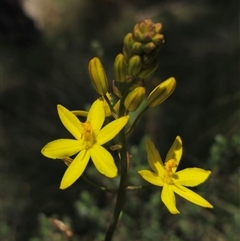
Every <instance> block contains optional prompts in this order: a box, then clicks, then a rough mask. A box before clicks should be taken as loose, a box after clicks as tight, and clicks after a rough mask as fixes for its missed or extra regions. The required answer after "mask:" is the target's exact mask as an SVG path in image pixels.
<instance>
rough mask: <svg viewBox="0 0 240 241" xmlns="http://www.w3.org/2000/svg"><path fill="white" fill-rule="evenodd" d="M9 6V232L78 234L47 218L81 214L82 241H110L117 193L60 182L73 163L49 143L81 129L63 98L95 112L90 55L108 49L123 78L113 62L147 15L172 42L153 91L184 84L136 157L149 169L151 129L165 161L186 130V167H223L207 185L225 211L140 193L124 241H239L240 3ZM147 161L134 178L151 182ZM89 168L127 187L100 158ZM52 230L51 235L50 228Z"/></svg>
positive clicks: (11, 2) (138, 136) (136, 143)
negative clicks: (144, 174)
mask: <svg viewBox="0 0 240 241" xmlns="http://www.w3.org/2000/svg"><path fill="white" fill-rule="evenodd" d="M0 4H1V8H0V23H1V29H0V30H1V62H2V63H1V106H0V107H1V192H2V194H1V197H2V200H1V203H2V204H1V235H2V238H3V239H2V240H4V241H5V240H6V241H7V240H8V241H12V240H20V241H22V240H23V241H24V240H31V241H38V240H55V241H58V240H67V239H66V238H65V237H64V235H62V236H57V234H58V232H57V231H56V230H55V229H54V230H52V229H51V226H50V227H49V226H48V219H47V217H51V216H53V215H56V217H57V218H59V219H61V220H63V219H64V217H67V218H68V220H70V223H71V227H72V229H73V231H74V233H75V234H76V236H75V239H74V240H101V237H102V236H101V234H104V231H105V229H106V227H107V224H108V222H109V220H110V216H111V211H112V209H113V204H114V200H115V199H114V196H112V195H109V194H105V193H102V192H100V191H99V190H96V189H94V188H92V187H91V186H89V184H86V183H85V182H84V181H83V180H82V179H80V180H78V181H77V182H76V183H75V184H74V185H73V186H72V187H70V188H69V189H67V190H65V191H61V190H59V188H58V186H59V183H60V180H61V177H62V175H63V173H64V171H65V169H66V166H65V165H64V164H63V163H61V162H57V161H56V162H55V161H52V160H50V159H47V158H45V157H43V156H42V155H41V154H40V150H41V148H42V147H43V146H44V145H45V144H46V143H47V142H49V141H51V140H54V139H57V138H60V137H66V136H67V135H69V134H68V133H67V131H66V130H65V129H64V128H63V126H62V124H61V123H60V121H59V118H58V116H57V112H56V105H57V104H59V103H60V104H62V105H64V106H66V107H67V108H68V109H70V110H71V109H85V108H86V107H87V106H88V105H89V104H90V103H91V102H93V100H94V99H95V98H97V95H96V93H95V92H94V89H93V88H92V86H91V83H90V79H89V77H88V72H87V66H88V62H89V60H90V59H91V58H92V57H94V56H99V57H100V58H101V60H102V62H103V64H104V66H105V69H106V72H107V74H108V78H109V80H112V79H113V70H112V65H113V60H114V58H115V56H116V55H117V54H118V53H119V52H121V50H122V40H123V37H124V36H125V34H127V33H128V32H130V31H131V30H132V28H133V26H134V25H135V24H136V23H137V22H138V21H140V20H142V19H144V18H151V19H152V20H153V21H154V22H161V23H162V24H163V34H164V36H165V41H166V43H165V44H164V46H163V49H162V51H161V53H160V56H159V58H160V61H161V62H160V67H159V69H158V71H156V73H154V75H153V76H152V77H151V78H150V79H149V82H148V83H149V86H148V89H149V91H150V90H151V89H152V88H153V87H154V86H156V85H157V84H158V83H159V82H161V81H163V80H165V79H167V78H168V77H171V76H174V77H175V78H176V80H177V88H176V90H175V92H174V94H173V95H172V96H171V97H170V98H169V99H168V100H167V101H166V102H164V103H163V104H162V105H161V106H159V107H157V108H155V109H154V110H152V111H149V112H148V113H147V114H146V115H145V116H144V119H143V121H142V124H140V125H139V126H138V129H137V130H136V133H134V135H133V136H132V137H131V138H130V146H131V148H132V149H131V150H132V154H133V157H135V159H136V160H138V161H137V163H138V162H139V164H140V166H141V168H147V167H148V166H147V165H146V158H145V157H146V154H145V151H144V150H143V148H142V146H144V144H143V141H142V138H143V137H144V136H145V135H151V136H152V138H153V139H154V141H155V143H156V146H157V147H158V148H159V149H160V150H161V155H162V157H164V155H165V154H166V152H167V150H168V148H169V147H170V145H171V144H172V142H173V140H174V138H175V136H176V135H180V136H181V138H182V140H183V144H184V156H183V160H184V161H182V163H181V166H180V168H184V167H189V166H198V167H201V168H205V169H210V170H211V171H212V175H211V177H210V179H209V180H208V181H207V182H206V183H204V184H203V185H202V186H203V187H200V188H198V189H196V190H198V192H199V193H201V194H202V195H203V196H205V197H206V199H208V200H209V201H210V202H211V203H212V204H213V205H214V209H213V210H206V209H202V208H200V207H196V208H195V206H194V207H193V205H192V204H189V203H187V201H182V199H177V201H178V204H179V209H180V211H182V212H181V214H180V215H177V217H176V216H173V215H170V214H169V213H168V212H167V211H166V210H165V207H164V206H163V205H162V203H161V202H160V201H159V190H158V189H157V190H156V189H154V190H147V191H146V190H144V191H143V192H140V191H137V192H132V193H131V194H129V201H128V205H127V206H126V215H125V216H124V215H123V221H120V224H119V227H118V231H117V232H118V233H117V235H116V236H117V237H118V239H117V238H116V240H134V241H136V240H139V241H140V240H141V241H142V240H144V241H145V240H146V241H148V240H149V241H150V240H172V241H175V240H176V241H177V240H193V238H194V239H195V240H238V239H237V238H238V234H239V222H240V213H239V191H240V190H239V171H240V169H239V156H240V140H239V139H240V134H239V99H240V82H239V69H240V68H239V67H240V63H239V43H240V42H239V1H237V0H232V1H225V0H221V1H214V0H205V1H194V3H193V1H187V0H184V1H176V0H171V1H169V0H168V1H166V0H158V1H157V0H150V1H149V0H138V1H134V0H132V1H126V0H123V1H114V0H81V1H77V0H69V1H57V0H53V1H43V0H42V1H17V0H2V1H1V3H0ZM139 153H142V155H140V154H139ZM134 155H135V156H134ZM138 158H139V159H138ZM137 163H135V164H134V163H133V164H132V170H133V171H135V172H134V173H133V174H132V175H133V176H131V178H130V181H132V182H136V184H137V183H139V185H140V184H141V183H142V181H141V180H140V178H139V177H138V176H137V174H136V172H137V170H139V169H140V166H138V165H137ZM89 170H90V171H89V175H90V176H91V175H92V177H93V179H94V180H95V181H96V182H100V183H101V184H102V183H103V184H106V185H110V186H111V185H115V184H116V183H117V181H115V182H116V183H113V184H112V183H110V182H109V181H106V180H105V178H104V177H102V176H99V175H98V174H97V173H95V171H94V170H92V169H91V165H90V167H89ZM81 205H82V206H81ZM84 205H85V206H84ZM188 205H189V206H190V208H189V207H188ZM83 207H84V208H85V209H83ZM93 207H94V208H95V209H94V208H93ZM106 210H107V211H106ZM143 210H145V211H143ZM156 210H157V211H156ZM41 215H42V216H41ZM41 217H43V218H42V219H41ZM44 217H46V219H44ZM99 219H101V221H100V220H99ZM41 220H42V221H41ZM44 220H45V221H44ZM196 220H199V222H198V221H197V222H196ZM44 222H45V223H44ZM195 222H196V223H195ZM44 227H45V228H46V229H47V230H50V231H49V233H47V234H46V233H44V232H43V231H42V230H43V228H44ZM133 230H135V231H133ZM55 233H57V234H56V236H54V235H55ZM44 235H45V236H44ZM47 235H49V236H47ZM51 235H52V236H51ZM98 235H100V236H98ZM196 235H197V236H196ZM33 237H34V238H33ZM229 238H230V239H229Z"/></svg>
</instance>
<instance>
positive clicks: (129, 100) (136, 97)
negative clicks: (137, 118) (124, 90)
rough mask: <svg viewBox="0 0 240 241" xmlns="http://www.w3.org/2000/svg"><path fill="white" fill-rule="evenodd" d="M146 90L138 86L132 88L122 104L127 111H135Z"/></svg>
mask: <svg viewBox="0 0 240 241" xmlns="http://www.w3.org/2000/svg"><path fill="white" fill-rule="evenodd" d="M145 93H146V90H145V88H144V87H142V86H140V87H137V88H135V89H134V90H132V91H131V92H130V93H129V94H128V95H127V97H126V99H125V101H124V106H125V108H126V109H127V110H128V111H131V112H133V111H136V110H137V108H138V107H139V106H140V105H141V103H142V102H143V100H144V97H145Z"/></svg>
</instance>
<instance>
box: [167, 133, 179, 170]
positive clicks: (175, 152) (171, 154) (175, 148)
mask: <svg viewBox="0 0 240 241" xmlns="http://www.w3.org/2000/svg"><path fill="white" fill-rule="evenodd" d="M181 157H182V140H181V138H180V136H177V137H176V139H175V141H174V142H173V144H172V146H171V148H170V149H169V151H168V153H167V156H166V159H165V162H167V161H169V160H171V159H174V160H175V161H176V162H177V165H179V162H180V160H181ZM176 170H177V167H173V168H172V171H173V173H174V172H175V171H176Z"/></svg>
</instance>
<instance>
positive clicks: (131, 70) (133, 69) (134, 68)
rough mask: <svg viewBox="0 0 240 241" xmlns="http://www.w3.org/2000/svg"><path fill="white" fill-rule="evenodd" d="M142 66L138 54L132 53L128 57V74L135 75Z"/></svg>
mask: <svg viewBox="0 0 240 241" xmlns="http://www.w3.org/2000/svg"><path fill="white" fill-rule="evenodd" d="M141 68H142V60H141V57H140V56H138V55H134V56H132V57H131V58H130V59H129V62H128V71H127V72H128V74H129V75H132V76H136V75H137V74H138V73H139V72H140V70H141Z"/></svg>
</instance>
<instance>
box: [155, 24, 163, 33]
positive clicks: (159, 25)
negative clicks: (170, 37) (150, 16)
mask: <svg viewBox="0 0 240 241" xmlns="http://www.w3.org/2000/svg"><path fill="white" fill-rule="evenodd" d="M154 27H155V32H156V33H160V32H161V30H162V24H161V23H155V25H154Z"/></svg>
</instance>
